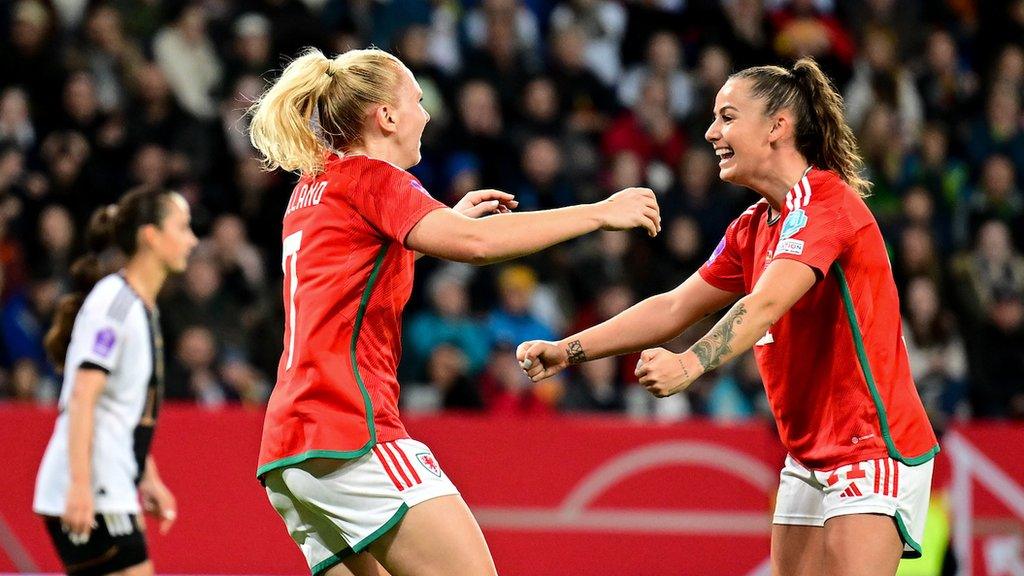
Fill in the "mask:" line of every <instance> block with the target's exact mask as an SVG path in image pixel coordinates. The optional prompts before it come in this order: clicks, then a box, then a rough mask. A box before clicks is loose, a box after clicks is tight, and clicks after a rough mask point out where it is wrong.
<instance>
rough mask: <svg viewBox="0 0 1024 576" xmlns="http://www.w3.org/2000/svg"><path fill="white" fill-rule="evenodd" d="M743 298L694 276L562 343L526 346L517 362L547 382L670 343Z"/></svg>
mask: <svg viewBox="0 0 1024 576" xmlns="http://www.w3.org/2000/svg"><path fill="white" fill-rule="evenodd" d="M739 296H740V295H739V294H735V293H733V292H726V291H724V290H720V289H718V288H715V287H714V286H712V285H711V284H708V283H707V282H706V281H705V280H704V279H703V278H701V276H700V274H697V273H694V274H693V275H691V276H690V277H689V278H687V279H686V281H685V282H683V283H682V284H680V285H679V286H678V287H676V288H675V289H673V290H672V291H670V292H665V293H662V294H658V295H657V296H652V297H650V298H647V299H646V300H643V301H641V302H639V303H637V304H635V305H633V306H632V307H631V308H629V309H627V310H625V311H623V312H621V313H620V314H618V315H616V316H615V317H613V318H610V319H608V320H606V321H604V322H602V323H600V324H598V325H596V326H594V327H592V328H588V329H586V330H584V331H582V332H580V333H578V334H573V335H572V336H569V337H567V338H564V339H562V340H560V341H558V342H545V341H541V340H532V341H529V342H523V343H522V344H520V345H519V347H518V349H517V350H516V357H517V358H518V360H519V362H520V365H521V366H522V367H523V370H525V371H526V374H527V375H528V376H530V378H531V379H532V380H534V381H538V380H543V379H544V378H547V377H549V376H552V375H554V374H557V373H558V372H560V371H561V370H562V369H564V368H565V367H566V366H568V365H570V364H579V363H581V362H586V361H587V360H596V359H598V358H603V357H605V356H615V355H618V354H626V353H628V352H635V351H637V350H642V349H643V348H646V347H648V346H654V345H656V344H660V343H662V342H667V341H668V340H671V339H672V338H675V337H676V336H678V335H679V334H681V333H682V332H683V331H684V330H686V329H687V328H689V327H690V326H691V325H693V323H694V322H697V321H698V320H700V319H701V318H703V317H705V316H707V315H708V314H712V313H714V312H716V311H718V310H721V309H722V308H723V307H725V306H727V305H728V304H729V303H731V302H734V301H736V299H737V298H739Z"/></svg>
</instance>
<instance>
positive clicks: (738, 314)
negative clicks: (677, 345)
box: [691, 302, 747, 372]
mask: <svg viewBox="0 0 1024 576" xmlns="http://www.w3.org/2000/svg"><path fill="white" fill-rule="evenodd" d="M746 313H747V309H746V308H745V307H744V306H743V303H742V302H741V303H739V304H737V305H736V306H735V307H734V308H733V309H732V310H730V311H729V313H728V314H726V315H725V317H724V318H722V319H721V320H720V321H719V322H718V324H715V327H714V328H712V329H711V332H708V333H707V335H706V336H704V337H703V338H701V339H700V340H698V341H697V343H696V344H694V345H693V348H691V350H693V353H694V354H696V355H697V359H698V360H700V365H701V366H703V367H704V371H705V372H706V371H709V370H714V369H715V368H718V366H719V365H720V364H721V363H722V359H723V358H725V357H726V356H728V355H729V353H730V352H732V341H733V338H734V337H735V335H736V332H735V328H736V326H739V325H740V324H743V316H745V315H746Z"/></svg>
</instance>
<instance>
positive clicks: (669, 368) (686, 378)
mask: <svg viewBox="0 0 1024 576" xmlns="http://www.w3.org/2000/svg"><path fill="white" fill-rule="evenodd" d="M683 357H684V355H683V354H675V353H673V352H669V351H668V350H666V349H664V348H650V349H647V350H644V351H643V352H641V353H640V360H639V361H638V362H637V364H636V372H635V374H636V377H637V378H639V379H640V384H642V385H643V387H644V388H646V389H647V391H648V392H650V393H651V394H653V395H655V396H657V397H658V398H664V397H666V396H671V395H673V394H675V393H677V392H682V391H683V390H686V388H688V387H689V386H690V384H692V383H693V381H694V380H696V379H697V377H698V376H700V372H699V371H697V370H694V369H688V368H687V367H686V366H685V364H684V358H683Z"/></svg>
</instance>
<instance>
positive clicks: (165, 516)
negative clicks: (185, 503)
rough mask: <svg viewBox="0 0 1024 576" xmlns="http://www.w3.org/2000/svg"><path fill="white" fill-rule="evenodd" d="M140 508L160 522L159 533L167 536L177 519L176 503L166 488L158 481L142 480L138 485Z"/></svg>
mask: <svg viewBox="0 0 1024 576" xmlns="http://www.w3.org/2000/svg"><path fill="white" fill-rule="evenodd" d="M139 495H140V496H141V497H142V507H143V509H144V510H145V511H146V513H147V514H151V515H153V516H155V517H156V518H157V519H158V520H159V521H160V533H161V534H167V531H168V530H170V529H171V526H172V525H173V524H174V521H175V520H177V519H178V503H177V501H176V500H175V499H174V495H173V494H171V491H170V490H168V488H167V486H165V485H164V483H163V482H161V481H159V480H144V481H143V482H141V483H140V484H139Z"/></svg>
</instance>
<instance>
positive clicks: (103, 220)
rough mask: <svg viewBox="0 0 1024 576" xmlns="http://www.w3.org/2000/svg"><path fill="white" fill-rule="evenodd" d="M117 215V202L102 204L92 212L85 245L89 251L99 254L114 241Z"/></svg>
mask: <svg viewBox="0 0 1024 576" xmlns="http://www.w3.org/2000/svg"><path fill="white" fill-rule="evenodd" d="M117 215H118V210H117V204H108V205H107V206H102V207H100V208H97V209H96V211H95V212H93V213H92V216H91V217H90V218H89V226H88V227H87V228H86V230H85V245H86V247H87V248H88V249H89V252H92V253H94V254H98V253H100V252H102V251H103V250H106V249H107V247H108V246H110V245H111V244H112V243H113V241H114V228H115V226H116V224H117Z"/></svg>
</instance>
